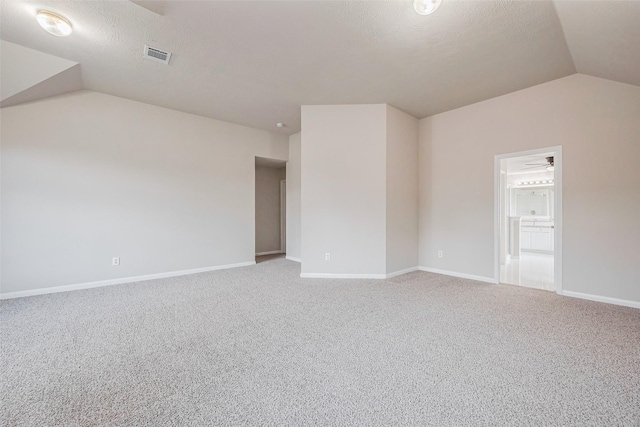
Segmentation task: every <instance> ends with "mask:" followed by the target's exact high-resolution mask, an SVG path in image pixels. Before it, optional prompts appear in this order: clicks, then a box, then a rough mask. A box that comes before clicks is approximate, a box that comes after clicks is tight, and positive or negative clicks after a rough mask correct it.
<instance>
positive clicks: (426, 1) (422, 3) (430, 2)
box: [413, 0, 442, 15]
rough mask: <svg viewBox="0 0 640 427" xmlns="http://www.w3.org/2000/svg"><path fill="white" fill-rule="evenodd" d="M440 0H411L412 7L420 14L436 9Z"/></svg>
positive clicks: (427, 13) (429, 12) (426, 13)
mask: <svg viewBox="0 0 640 427" xmlns="http://www.w3.org/2000/svg"><path fill="white" fill-rule="evenodd" d="M440 3H442V0H413V8H414V9H415V10H416V12H418V13H419V14H420V15H429V14H431V13H433V12H435V11H436V9H437V8H438V6H440Z"/></svg>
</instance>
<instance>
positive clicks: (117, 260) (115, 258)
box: [111, 256, 120, 265]
mask: <svg viewBox="0 0 640 427" xmlns="http://www.w3.org/2000/svg"><path fill="white" fill-rule="evenodd" d="M111 265H120V257H119V256H116V257H113V259H112V260H111Z"/></svg>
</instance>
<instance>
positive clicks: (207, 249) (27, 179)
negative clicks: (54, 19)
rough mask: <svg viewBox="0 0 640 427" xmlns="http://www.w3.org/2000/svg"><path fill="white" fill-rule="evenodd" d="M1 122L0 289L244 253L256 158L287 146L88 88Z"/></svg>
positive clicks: (178, 266) (206, 262) (247, 256)
mask: <svg viewBox="0 0 640 427" xmlns="http://www.w3.org/2000/svg"><path fill="white" fill-rule="evenodd" d="M1 120H2V123H1V124H2V129H1V141H2V146H1V150H2V170H1V172H2V233H3V234H2V266H3V268H2V292H3V293H7V292H14V291H23V290H30V289H36V288H46V287H54V286H60V285H69V284H77V283H85V282H90V281H98V280H106V279H115V278H121V277H130V276H138V275H146V274H154V273H162V272H171V271H177V270H186V269H193V268H204V267H209V266H217V265H227V264H233V263H240V262H250V261H252V260H253V259H254V254H255V241H254V227H255V219H254V212H255V209H254V203H255V199H254V191H255V181H254V170H255V163H254V162H255V156H261V157H267V158H274V159H281V160H286V159H287V156H288V141H287V137H286V136H284V135H276V134H272V133H268V132H265V131H259V130H255V129H251V128H247V127H243V126H238V125H233V124H229V123H225V122H220V121H216V120H212V119H208V118H204V117H200V116H195V115H191V114H186V113H180V112H177V111H173V110H168V109H164V108H159V107H155V106H151V105H147V104H143V103H138V102H133V101H129V100H125V99H122V98H117V97H114V96H108V95H104V94H100V93H95V92H89V91H81V92H76V93H73V94H70V95H65V96H60V97H56V98H49V99H46V100H42V101H38V102H33V103H29V104H22V105H18V106H14V107H7V108H3V109H2V117H1ZM115 256H119V257H120V258H121V265H120V266H119V267H112V266H111V259H112V257H115Z"/></svg>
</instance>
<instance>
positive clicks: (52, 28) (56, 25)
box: [36, 10, 73, 37]
mask: <svg viewBox="0 0 640 427" xmlns="http://www.w3.org/2000/svg"><path fill="white" fill-rule="evenodd" d="M36 19H37V20H38V24H40V26H41V27H42V28H44V29H45V30H47V32H48V33H49V34H53V35H54V36H58V37H67V36H68V35H69V34H71V31H73V29H72V28H71V22H69V20H68V19H66V18H65V17H63V16H60V15H58V14H57V13H53V12H49V11H48V10H39V11H38V13H37V14H36Z"/></svg>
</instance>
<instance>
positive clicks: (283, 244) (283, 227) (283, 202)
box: [280, 179, 287, 254]
mask: <svg viewBox="0 0 640 427" xmlns="http://www.w3.org/2000/svg"><path fill="white" fill-rule="evenodd" d="M280 251H281V252H282V253H283V254H286V253H287V180H286V179H283V180H281V181H280Z"/></svg>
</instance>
